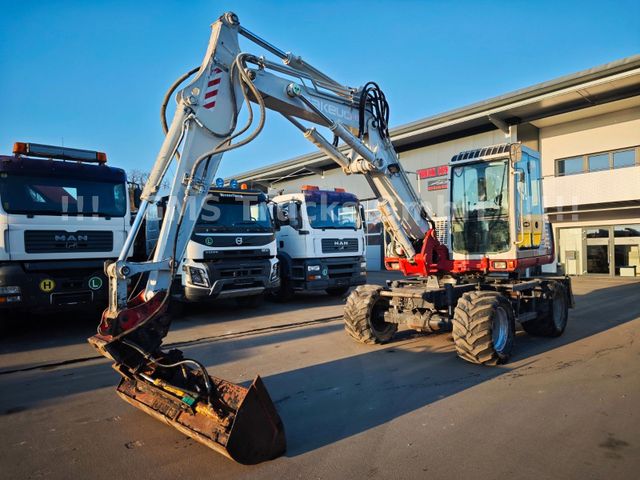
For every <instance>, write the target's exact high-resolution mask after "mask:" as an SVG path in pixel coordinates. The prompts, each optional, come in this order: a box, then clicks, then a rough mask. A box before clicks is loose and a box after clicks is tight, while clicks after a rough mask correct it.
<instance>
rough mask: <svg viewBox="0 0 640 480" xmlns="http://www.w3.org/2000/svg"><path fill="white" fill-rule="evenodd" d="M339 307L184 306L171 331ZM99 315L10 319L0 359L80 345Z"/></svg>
mask: <svg viewBox="0 0 640 480" xmlns="http://www.w3.org/2000/svg"><path fill="white" fill-rule="evenodd" d="M341 303H344V300H343V299H341V298H337V297H330V296H327V295H325V294H324V293H302V294H297V295H296V297H295V298H294V299H293V300H292V301H291V302H288V303H275V302H270V301H265V303H264V306H261V307H256V308H249V307H242V306H239V305H238V304H237V303H236V302H235V301H234V300H220V301H215V302H207V303H199V304H195V303H194V304H185V305H184V311H183V312H182V313H181V315H180V316H179V317H177V318H174V319H173V321H172V325H171V331H180V330H181V329H185V328H192V327H197V326H205V325H208V324H211V323H215V322H217V321H233V320H234V319H238V320H240V319H241V320H246V319H250V318H253V317H259V316H263V315H265V314H269V315H277V314H278V313H287V312H291V311H295V310H300V309H304V308H309V307H323V306H330V305H339V304H341ZM100 315H101V314H100V313H98V312H69V313H65V314H56V315H48V316H47V315H31V314H29V315H27V314H25V315H24V316H20V317H19V318H17V319H12V320H11V322H10V324H9V326H8V327H7V329H6V331H5V332H3V333H2V334H1V335H2V337H1V338H0V355H2V354H6V353H16V352H20V351H25V350H29V351H31V350H37V349H40V348H53V347H60V346H65V345H74V344H78V343H84V342H85V341H86V338H88V337H90V336H91V335H93V334H95V333H96V328H97V326H98V324H99V322H100Z"/></svg>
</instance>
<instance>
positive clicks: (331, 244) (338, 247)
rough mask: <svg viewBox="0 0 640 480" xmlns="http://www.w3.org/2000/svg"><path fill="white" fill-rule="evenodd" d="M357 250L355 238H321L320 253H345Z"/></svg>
mask: <svg viewBox="0 0 640 480" xmlns="http://www.w3.org/2000/svg"><path fill="white" fill-rule="evenodd" d="M357 251H358V239H357V238H323V239H322V253H347V252H350V253H352V252H357Z"/></svg>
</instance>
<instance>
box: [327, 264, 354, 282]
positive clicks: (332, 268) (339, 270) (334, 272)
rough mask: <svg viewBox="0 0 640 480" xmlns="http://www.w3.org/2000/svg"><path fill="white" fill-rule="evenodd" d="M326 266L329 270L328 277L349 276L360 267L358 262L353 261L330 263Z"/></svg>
mask: <svg viewBox="0 0 640 480" xmlns="http://www.w3.org/2000/svg"><path fill="white" fill-rule="evenodd" d="M327 268H328V270H329V278H332V279H333V278H350V277H352V276H353V275H354V274H355V272H356V269H359V268H360V262H358V263H357V264H355V263H353V262H349V263H330V264H329V265H327Z"/></svg>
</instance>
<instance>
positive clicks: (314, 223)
mask: <svg viewBox="0 0 640 480" xmlns="http://www.w3.org/2000/svg"><path fill="white" fill-rule="evenodd" d="M272 201H273V204H274V212H275V215H274V217H275V220H276V228H277V230H276V240H277V245H278V259H279V260H280V288H278V289H276V290H274V291H273V296H274V297H275V298H276V300H281V301H285V300H289V299H290V298H291V297H292V296H293V295H294V293H295V292H297V291H325V292H326V293H327V294H329V295H335V296H342V295H344V294H346V293H347V292H348V291H349V289H350V288H351V287H354V286H357V285H363V284H364V283H365V282H366V262H365V234H364V221H363V213H362V208H361V206H360V203H359V202H358V198H357V197H356V196H355V195H354V194H352V193H348V192H346V191H345V190H344V189H341V188H336V189H334V190H321V189H320V188H319V187H317V186H313V185H305V186H303V187H302V190H301V191H300V192H295V193H288V194H282V195H276V196H274V197H273V198H272Z"/></svg>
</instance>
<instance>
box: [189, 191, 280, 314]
mask: <svg viewBox="0 0 640 480" xmlns="http://www.w3.org/2000/svg"><path fill="white" fill-rule="evenodd" d="M278 266H279V262H278V258H277V254H276V238H275V231H274V224H273V221H272V218H271V214H270V211H269V208H268V205H267V196H266V195H265V194H264V193H262V192H260V191H257V190H248V189H247V186H246V184H242V185H240V186H238V184H237V182H235V181H233V180H232V181H231V182H230V184H229V186H227V187H225V186H224V181H223V179H221V178H219V179H217V180H216V187H214V188H211V189H210V190H209V195H208V197H207V200H206V202H205V204H204V206H203V208H202V212H201V213H200V217H199V218H198V221H197V222H196V225H195V227H194V230H193V233H192V235H191V240H190V241H189V243H188V244H187V250H186V255H185V258H184V260H183V262H182V268H181V275H180V277H181V284H182V298H183V300H186V301H187V302H201V301H208V300H214V299H223V298H236V299H237V302H238V304H239V305H243V306H250V307H251V306H257V305H259V304H260V303H261V301H262V299H263V298H264V295H265V294H266V293H268V292H271V291H272V290H274V289H277V288H278V287H279V284H280V276H279V272H278Z"/></svg>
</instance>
